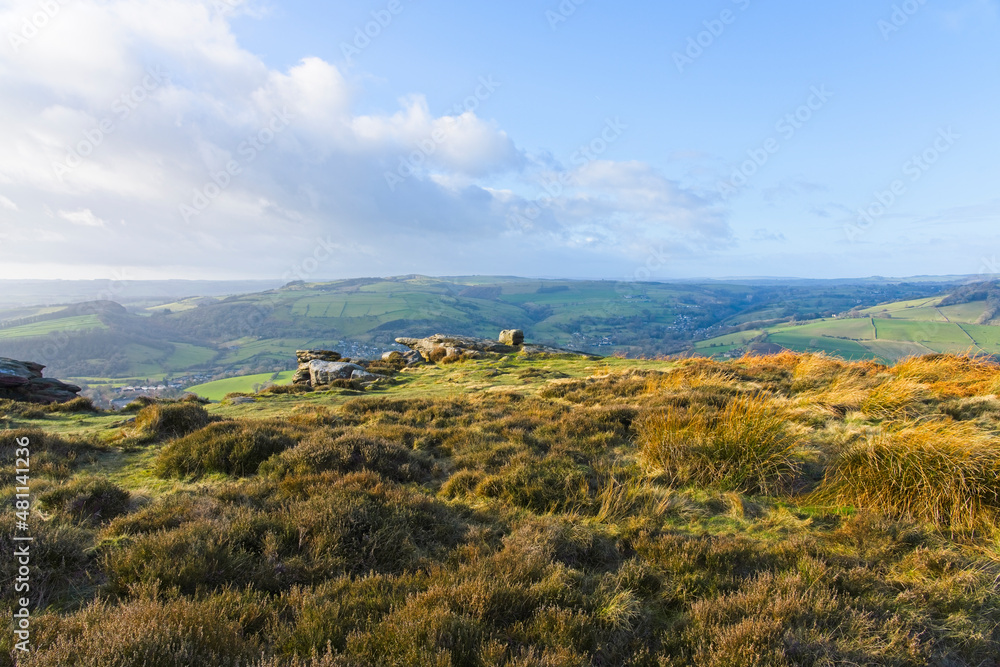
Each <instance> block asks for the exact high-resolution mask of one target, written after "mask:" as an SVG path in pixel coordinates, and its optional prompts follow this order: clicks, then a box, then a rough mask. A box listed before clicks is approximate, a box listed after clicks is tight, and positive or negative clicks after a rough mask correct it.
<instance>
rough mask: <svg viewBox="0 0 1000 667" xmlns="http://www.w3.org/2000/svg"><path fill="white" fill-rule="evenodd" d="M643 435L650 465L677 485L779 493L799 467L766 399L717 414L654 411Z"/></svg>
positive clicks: (745, 400) (747, 400)
mask: <svg viewBox="0 0 1000 667" xmlns="http://www.w3.org/2000/svg"><path fill="white" fill-rule="evenodd" d="M638 431H639V442H640V446H641V448H642V455H643V457H644V458H645V460H646V461H647V462H648V463H649V464H651V465H653V466H656V467H658V468H660V469H662V470H663V471H664V472H665V473H666V474H667V475H668V476H669V477H670V478H671V479H672V480H673V481H674V482H675V483H677V484H702V485H707V486H712V487H716V488H719V489H723V490H729V491H741V492H744V493H760V494H777V493H781V492H782V491H784V490H787V489H788V487H789V484H790V483H791V481H792V479H793V477H794V475H795V472H796V469H797V467H798V464H797V461H796V458H795V455H794V449H795V446H796V442H795V440H794V439H793V438H792V437H791V436H790V435H789V434H788V430H787V426H786V423H785V420H784V419H783V417H782V415H781V413H780V411H778V410H776V409H775V408H774V405H773V403H772V402H771V401H769V400H768V399H766V398H764V397H761V396H754V397H741V398H737V399H734V400H733V401H731V402H730V403H729V404H728V405H727V406H726V407H725V408H724V409H723V410H721V411H720V412H719V413H718V414H717V415H708V414H705V413H704V412H696V413H690V412H684V411H680V410H675V409H668V410H666V411H664V412H654V413H653V414H651V415H649V416H648V417H646V418H645V419H644V420H643V421H642V422H641V423H640V424H639V429H638Z"/></svg>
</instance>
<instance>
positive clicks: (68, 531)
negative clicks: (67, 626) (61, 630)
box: [0, 503, 94, 664]
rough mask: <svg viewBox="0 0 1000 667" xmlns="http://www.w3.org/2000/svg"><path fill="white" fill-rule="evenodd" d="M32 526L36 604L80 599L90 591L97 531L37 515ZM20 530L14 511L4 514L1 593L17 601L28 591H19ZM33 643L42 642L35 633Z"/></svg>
mask: <svg viewBox="0 0 1000 667" xmlns="http://www.w3.org/2000/svg"><path fill="white" fill-rule="evenodd" d="M5 504H6V503H5ZM30 526H31V536H32V537H33V538H34V541H33V542H31V543H30V547H29V549H30V554H31V581H30V582H29V583H30V587H31V588H30V596H31V600H32V605H33V608H34V609H38V610H42V609H45V608H46V607H47V606H49V605H51V606H52V607H53V608H55V609H63V608H65V607H67V606H72V605H73V604H74V603H78V602H79V599H80V595H81V592H85V591H87V589H88V583H87V582H88V580H91V579H92V577H93V574H92V571H88V570H89V568H90V567H91V564H92V562H93V549H94V534H93V531H91V530H88V529H85V528H83V527H80V526H73V525H69V524H67V523H65V522H63V521H58V520H56V521H38V520H37V519H34V518H32V519H31V522H30ZM19 532H20V531H15V516H14V512H13V511H10V512H5V513H4V516H0V551H2V552H3V553H5V554H8V556H7V558H3V559H0V596H2V597H3V599H4V600H5V601H7V600H9V601H13V600H15V599H16V598H17V597H21V596H22V595H23V594H24V592H25V591H23V590H22V591H19V592H15V586H16V578H17V576H18V568H19V563H18V559H17V558H14V557H13V554H14V553H15V549H17V548H20V547H23V546H24V543H23V542H17V541H15V540H14V537H15V536H16V535H18V534H19ZM21 534H23V533H21ZM91 585H93V584H92V583H91ZM8 609H9V607H8ZM8 613H9V612H8ZM34 628H35V624H34V621H32V629H34ZM8 634H9V633H8ZM32 644H33V646H38V644H37V643H36V642H35V636H34V634H32ZM0 664H2V660H0Z"/></svg>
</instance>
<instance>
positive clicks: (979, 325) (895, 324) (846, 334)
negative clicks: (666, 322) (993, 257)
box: [695, 282, 1000, 362]
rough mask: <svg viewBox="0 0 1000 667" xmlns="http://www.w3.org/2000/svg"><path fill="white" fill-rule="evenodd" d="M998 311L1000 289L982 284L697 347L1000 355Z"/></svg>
mask: <svg viewBox="0 0 1000 667" xmlns="http://www.w3.org/2000/svg"><path fill="white" fill-rule="evenodd" d="M998 311H1000V285H998V283H997V282H980V283H974V284H969V285H963V286H960V287H956V288H953V289H952V291H950V292H948V293H946V294H943V295H939V296H935V297H929V298H920V299H911V300H904V301H896V302H892V303H887V304H882V305H877V306H873V307H868V308H855V309H852V310H850V311H848V312H846V313H843V314H841V315H840V316H838V317H836V318H817V319H813V320H807V321H796V322H785V323H778V324H773V325H770V326H762V327H759V328H754V329H750V330H747V331H738V332H731V333H728V334H725V335H722V336H718V337H714V338H710V339H708V340H704V341H700V342H698V343H696V344H695V348H696V349H697V350H698V351H699V352H700V353H703V354H708V355H711V356H734V355H738V354H742V353H743V352H745V351H747V350H763V351H773V350H774V349H789V350H793V351H801V352H810V351H823V352H827V353H829V354H834V355H837V356H840V357H843V358H845V359H870V358H874V359H879V360H882V361H886V362H893V361H898V360H900V359H903V358H905V357H910V356H920V355H924V354H933V353H964V352H972V353H974V354H988V355H998V356H1000V316H998V315H1000V313H998Z"/></svg>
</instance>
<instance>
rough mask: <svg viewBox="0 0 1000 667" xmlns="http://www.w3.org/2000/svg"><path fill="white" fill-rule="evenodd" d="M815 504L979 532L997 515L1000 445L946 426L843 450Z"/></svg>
mask: <svg viewBox="0 0 1000 667" xmlns="http://www.w3.org/2000/svg"><path fill="white" fill-rule="evenodd" d="M817 497H818V498H820V499H823V500H825V501H827V502H833V503H836V504H838V505H848V506H854V507H858V508H862V509H866V510H872V511H876V512H881V513H884V514H887V515H889V516H893V517H909V518H913V519H918V520H922V521H928V522H930V523H933V524H934V525H936V526H938V527H940V528H944V529H957V530H974V529H977V528H982V527H984V526H988V525H991V524H992V523H993V522H995V521H996V518H997V510H998V508H1000V441H998V440H997V438H995V437H992V436H990V435H988V434H986V433H983V432H982V431H980V430H979V429H977V428H976V427H975V426H974V425H972V424H969V423H967V422H953V421H950V420H949V421H935V422H925V423H919V424H913V425H906V426H904V427H902V428H898V429H896V430H891V431H884V432H882V433H880V434H878V435H876V436H874V437H870V438H867V439H865V440H863V441H861V442H859V443H857V444H855V445H853V446H851V447H849V448H848V449H847V450H845V451H844V452H843V453H842V454H841V455H840V456H839V457H838V458H837V459H836V460H835V462H834V463H833V465H832V467H831V468H830V470H829V471H828V472H827V476H826V479H825V481H824V483H823V486H822V487H821V489H820V490H819V492H818V495H817Z"/></svg>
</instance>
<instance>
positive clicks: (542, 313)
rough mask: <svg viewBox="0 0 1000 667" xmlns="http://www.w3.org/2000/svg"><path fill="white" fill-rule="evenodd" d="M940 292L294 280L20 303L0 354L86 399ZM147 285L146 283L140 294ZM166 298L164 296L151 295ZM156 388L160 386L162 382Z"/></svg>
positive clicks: (835, 309)
mask: <svg viewBox="0 0 1000 667" xmlns="http://www.w3.org/2000/svg"><path fill="white" fill-rule="evenodd" d="M945 287H946V285H945V284H941V283H930V282H915V283H905V282H902V283H883V282H877V283H869V282H865V281H859V282H856V283H848V284H844V283H842V282H830V283H826V282H823V281H812V282H808V283H803V284H797V283H796V284H787V285H785V284H773V283H770V282H768V283H764V284H749V285H742V284H738V283H733V284H728V283H718V282H713V283H706V284H696V283H682V284H676V285H672V284H663V283H623V282H612V281H568V280H549V281H545V280H527V279H521V278H500V277H475V278H472V277H469V278H447V279H444V278H442V279H435V278H426V277H421V276H405V277H399V278H387V279H362V280H345V281H338V282H333V283H322V284H308V285H307V284H302V283H293V284H289V285H287V286H285V287H283V288H281V289H275V290H269V291H265V292H256V293H251V294H243V295H234V296H219V295H215V296H210V295H209V296H206V295H200V296H199V295H191V294H188V295H186V296H185V297H184V298H180V297H178V298H176V299H173V300H171V299H160V300H154V301H152V302H147V301H140V302H131V301H126V307H122V306H121V305H120V304H118V303H116V302H113V301H98V302H90V303H83V304H75V305H71V306H52V305H48V306H34V307H28V306H22V307H17V308H11V309H9V310H6V311H0V355H2V356H9V357H13V358H31V359H36V360H38V361H39V362H40V363H43V364H45V365H46V366H48V367H49V369H50V371H49V372H51V373H53V374H55V375H58V376H59V377H65V378H69V379H72V380H74V381H76V382H78V383H80V384H84V385H89V386H90V387H91V390H94V388H100V387H113V386H122V385H128V384H136V383H139V384H160V383H164V382H167V380H168V379H170V380H171V381H172V382H174V383H176V384H178V386H190V385H193V384H200V383H202V382H205V381H206V380H212V379H220V378H222V377H225V376H229V375H235V374H239V375H250V374H262V373H271V374H273V373H276V372H279V371H283V370H288V369H289V368H290V366H289V364H290V362H291V360H292V358H293V356H294V351H295V350H296V349H305V348H326V347H336V348H337V349H344V350H345V351H346V352H347V353H348V354H349V355H350V356H361V357H370V356H376V355H378V354H379V353H381V352H382V351H383V350H386V349H393V348H394V347H395V346H394V344H393V339H394V338H395V337H397V336H400V335H404V336H416V337H420V336H425V335H429V334H433V333H438V332H443V331H446V332H452V333H457V334H464V335H494V334H495V332H496V331H499V330H501V329H506V328H519V329H523V330H524V331H525V332H526V334H527V335H528V337H529V339H530V340H532V341H534V342H537V343H541V344H548V345H554V346H557V347H565V348H570V349H579V350H583V351H587V352H594V353H598V354H605V355H608V354H612V353H621V354H627V355H631V356H638V355H646V356H656V355H663V354H674V353H679V352H684V351H685V350H688V349H690V347H691V345H692V343H693V342H694V341H697V340H700V339H703V338H707V337H711V336H713V335H715V334H717V333H719V332H722V331H726V330H730V329H732V328H747V327H750V328H752V327H754V326H755V325H756V324H760V323H769V324H774V323H775V322H785V321H788V320H789V319H791V318H797V319H799V320H804V319H809V318H815V317H821V316H828V317H829V316H833V315H835V314H838V313H842V312H845V311H848V310H850V309H852V308H856V307H865V306H874V305H876V304H879V303H885V302H887V301H892V300H898V299H903V298H906V299H909V298H918V297H920V298H927V297H930V296H933V295H937V294H940V293H941V291H942V290H943V289H944V288H945ZM146 289H147V290H149V289H152V288H146ZM162 289H164V290H165V289H167V287H162ZM168 384H169V382H168Z"/></svg>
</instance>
